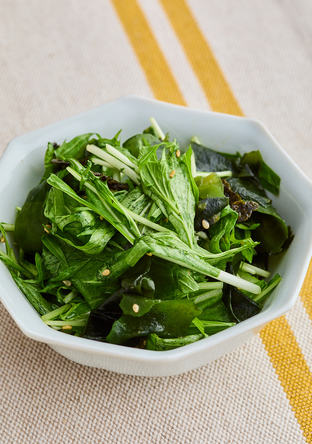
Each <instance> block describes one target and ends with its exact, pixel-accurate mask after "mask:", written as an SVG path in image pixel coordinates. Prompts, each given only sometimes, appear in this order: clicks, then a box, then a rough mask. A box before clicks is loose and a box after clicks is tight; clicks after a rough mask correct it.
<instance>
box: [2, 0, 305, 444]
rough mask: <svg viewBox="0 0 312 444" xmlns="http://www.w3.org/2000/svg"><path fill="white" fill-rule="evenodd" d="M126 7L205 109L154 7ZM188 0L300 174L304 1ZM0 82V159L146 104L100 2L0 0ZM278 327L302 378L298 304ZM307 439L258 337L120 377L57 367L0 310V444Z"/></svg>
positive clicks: (57, 360) (130, 58)
mask: <svg viewBox="0 0 312 444" xmlns="http://www.w3.org/2000/svg"><path fill="white" fill-rule="evenodd" d="M168 1H170V0H168ZM139 4H140V5H141V9H142V11H143V12H144V14H145V17H146V19H147V21H148V23H149V24H150V28H151V29H152V31H153V33H154V36H155V38H156V40H157V42H158V44H159V46H160V48H161V49H162V51H163V54H164V55H165V57H166V59H167V60H168V63H169V65H170V67H171V69H172V72H173V75H174V78H175V79H176V81H177V83H178V84H179V86H180V89H181V91H182V93H183V96H184V98H185V101H186V103H187V104H188V105H189V106H193V107H198V108H201V109H209V105H208V103H207V100H206V98H205V96H204V93H203V91H202V90H201V86H200V85H199V82H198V80H197V78H196V76H195V73H194V71H193V70H192V68H191V67H190V66H189V64H188V60H187V57H186V56H185V54H184V52H183V49H182V47H181V44H180V43H179V41H178V39H177V37H176V35H175V34H174V31H173V29H172V27H171V25H170V23H169V20H168V19H167V18H166V16H165V14H164V11H163V9H162V7H161V3H160V2H159V1H156V0H148V1H147V0H140V2H139ZM188 5H189V6H190V8H191V10H192V11H193V13H194V14H195V16H196V19H197V21H198V24H199V26H200V28H201V30H202V32H203V33H204V35H205V37H206V38H207V40H208V41H209V43H210V45H211V47H212V48H213V50H214V53H215V55H216V58H217V60H218V62H219V64H220V66H221V68H222V70H223V72H224V74H225V77H226V79H227V81H228V82H229V84H230V85H231V87H232V90H233V91H234V94H235V96H236V98H237V99H238V102H239V103H240V106H241V107H242V109H243V111H244V113H245V114H246V115H247V116H249V117H254V118H257V119H260V120H262V121H263V122H264V123H265V124H266V125H267V127H268V128H269V129H270V130H271V131H272V133H273V134H274V135H275V137H276V139H277V140H278V141H279V142H280V143H281V144H282V145H283V147H284V148H285V149H286V151H287V152H288V153H289V155H290V156H291V157H292V158H293V159H294V160H295V161H296V163H297V164H298V165H299V166H300V167H301V168H302V169H303V170H304V171H305V173H306V174H307V175H308V176H309V177H310V178H312V173H311V171H312V169H311V167H312V150H311V140H312V133H311V131H312V130H311V128H312V125H311V103H312V87H311V74H312V69H311V68H312V58H311V39H312V25H311V23H312V20H311V14H312V6H311V2H310V1H309V0H297V1H296V2H295V6H294V2H290V1H288V0H282V1H280V2H274V1H273V0H263V1H262V2H248V1H247V0H237V1H235V2H233V1H231V0H222V1H217V0H212V1H210V2H207V1H206V0H189V1H188ZM177 14H178V11H177ZM138 32H139V30H138ZM186 32H187V30H186ZM0 78H1V82H0V136H1V138H0V153H2V152H3V151H4V149H5V146H6V144H7V143H8V142H9V140H11V139H12V138H14V137H16V136H18V135H21V134H23V133H26V132H28V131H31V130H34V129H36V128H38V127H41V126H44V125H46V124H49V123H52V122H55V121H58V120H60V119H63V118H66V117H68V116H70V115H72V114H76V113H79V112H81V111H84V110H87V109H89V108H93V107H96V106H98V105H101V104H103V103H105V102H107V101H110V100H112V99H114V98H117V97H119V96H122V95H124V94H139V95H142V96H147V97H153V93H152V90H151V87H150V86H149V84H148V80H147V78H146V75H145V73H144V71H143V69H142V67H141V65H140V64H139V61H138V59H137V57H136V55H135V52H134V49H133V48H132V46H131V44H130V42H129V40H128V37H127V35H126V33H125V31H124V28H123V27H122V23H121V21H120V19H119V18H118V15H117V13H116V12H115V9H114V7H113V4H112V3H111V2H110V1H108V0H102V1H100V0H89V1H88V2H82V1H81V0H78V1H76V2H74V1H61V0H53V1H52V0H45V1H44V2H42V1H39V0H27V1H26V0H20V1H17V0H2V1H1V3H0ZM0 193H1V190H0ZM0 220H1V207H0ZM287 320H288V322H289V324H290V326H291V329H292V331H293V332H294V334H295V336H296V339H297V341H298V343H299V346H300V348H301V350H302V352H303V354H304V357H305V359H306V361H307V364H308V365H309V367H310V370H311V371H312V349H311V344H312V326H311V320H310V319H309V316H308V314H307V312H306V310H305V308H304V306H303V304H302V302H301V300H299V301H298V303H297V305H296V307H295V308H294V309H293V310H292V311H291V313H290V314H289V315H287ZM311 415H312V412H311ZM308 439H310V438H307V439H305V438H304V435H303V432H302V430H301V428H300V426H299V424H298V422H297V420H296V417H295V414H294V412H293V411H292V409H291V406H290V404H289V402H288V399H287V396H286V393H285V392H284V390H283V387H282V386H281V384H280V382H279V380H278V376H277V375H276V373H275V369H274V367H273V366H272V364H271V362H270V360H269V357H268V355H267V352H266V350H265V348H264V345H263V342H262V341H261V339H260V337H259V336H258V337H256V338H254V339H253V340H252V341H251V342H249V343H248V344H246V345H245V346H243V347H241V348H240V349H238V350H236V351H234V352H232V353H231V354H229V355H228V356H225V357H223V358H222V359H220V360H218V361H217V362H214V363H212V364H210V365H207V366H205V367H203V368H201V369H198V370H195V371H193V372H190V373H187V374H185V375H180V376H177V377H170V378H164V379H159V378H155V379H149V378H139V377H130V376H122V375H117V374H113V373H110V372H107V371H103V370H98V369H92V368H87V367H84V366H81V365H78V364H75V363H72V362H70V361H68V360H66V359H65V358H63V357H61V356H59V355H58V354H56V353H55V352H54V351H52V350H51V349H50V348H49V347H48V346H46V345H45V344H40V343H37V342H35V341H33V340H30V339H28V338H26V337H25V336H24V335H23V334H22V333H21V332H20V331H19V330H18V328H17V327H16V326H15V324H14V322H13V321H12V320H11V318H10V316H9V315H8V313H7V312H6V311H5V309H4V308H3V307H2V306H1V307H0V442H1V443H3V444H47V443H49V444H59V443H62V444H80V443H81V444H85V443H86V444H93V443H109V444H111V443H112V444H115V443H116V444H117V443H118V444H137V443H138V444H141V443H142V444H143V443H144V444H145V443H162V444H163V443H164V444H166V443H170V444H171V443H183V444H184V443H185V444H186V443H211V444H215V443H218V444H230V443H231V444H241V443H247V444H277V443H281V444H284V443H294V444H301V443H305V442H312V441H310V440H308ZM311 439H312V438H311Z"/></svg>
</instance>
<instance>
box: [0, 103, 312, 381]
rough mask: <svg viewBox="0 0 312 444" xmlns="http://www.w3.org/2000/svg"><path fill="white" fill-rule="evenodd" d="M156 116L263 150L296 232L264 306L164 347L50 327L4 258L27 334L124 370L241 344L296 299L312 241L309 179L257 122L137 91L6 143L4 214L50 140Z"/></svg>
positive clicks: (0, 173) (7, 300)
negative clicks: (116, 341)
mask: <svg viewBox="0 0 312 444" xmlns="http://www.w3.org/2000/svg"><path fill="white" fill-rule="evenodd" d="M151 116H153V117H155V119H156V120H157V121H158V123H159V124H160V126H161V127H162V129H163V131H164V132H165V133H166V132H169V133H170V136H171V138H172V139H173V138H176V139H177V140H178V142H179V143H180V145H181V146H182V147H187V145H188V143H189V140H190V137H192V136H193V135H196V136H198V138H199V139H200V140H201V142H202V143H203V145H205V146H209V147H211V148H213V149H217V150H219V151H227V152H229V153H235V152H237V151H239V152H241V153H244V152H247V151H251V150H260V152H261V153H262V156H263V158H264V160H265V161H266V163H268V164H269V165H270V166H271V168H273V169H274V170H275V171H276V172H277V174H278V175H279V176H280V177H281V179H282V180H281V190H280V195H279V196H278V197H274V199H273V204H274V206H275V207H276V208H277V210H278V212H279V213H280V215H281V216H282V218H283V219H285V220H286V222H287V224H288V225H290V226H291V228H292V230H293V232H294V234H295V238H294V240H293V242H292V244H291V245H290V247H289V249H288V250H287V251H286V252H285V253H284V254H283V255H281V256H280V257H278V258H277V259H276V260H274V261H272V263H271V265H270V268H271V271H272V272H273V273H275V272H278V273H280V275H281V276H282V277H283V279H282V281H281V283H280V284H279V286H278V287H277V288H276V289H275V290H274V292H273V293H272V295H271V296H270V298H269V300H268V301H267V304H266V306H265V307H264V309H263V311H262V312H261V313H259V314H258V315H256V316H254V317H252V318H250V319H247V320H246V321H243V322H241V323H239V324H237V325H235V326H234V327H231V328H229V329H227V330H224V331H222V332H220V333H217V334H215V335H213V336H211V337H208V338H205V339H202V340H200V341H198V342H196V343H194V344H190V345H186V346H184V347H181V348H178V349H175V350H170V351H162V352H159V351H150V350H141V349H136V348H129V347H124V346H120V345H113V344H108V343H101V342H97V341H92V340H89V339H85V338H79V337H75V336H70V335H66V334H64V333H61V332H58V331H55V330H53V329H51V328H50V327H48V326H47V325H45V324H44V323H43V322H42V321H41V319H40V317H39V315H38V314H37V313H36V312H35V310H34V309H33V307H32V306H31V305H30V304H29V303H28V301H27V299H26V298H25V297H24V295H23V294H22V293H21V292H20V290H19V289H18V288H17V287H16V285H15V283H14V282H13V280H12V278H11V275H10V273H9V271H8V270H7V269H6V267H5V266H4V265H3V264H2V263H0V299H1V301H2V303H3V304H4V306H5V307H6V309H7V310H8V312H9V313H10V314H11V316H12V317H13V319H14V321H15V322H16V324H17V325H18V327H19V328H20V329H21V330H22V332H23V333H24V334H25V335H26V336H28V337H30V338H32V339H34V340H36V341H41V342H44V343H47V344H48V345H49V346H51V347H52V348H53V349H54V350H55V351H56V352H58V353H60V354H61V355H63V356H65V357H67V358H68V359H71V360H73V361H75V362H78V363H80V364H84V365H88V366H92V367H97V368H103V369H107V370H111V371H115V372H119V373H125V374H131V375H138V376H169V375H175V374H179V373H183V372H186V371H189V370H192V369H194V368H197V367H200V366H203V365H205V364H207V363H209V362H211V361H213V360H215V359H217V358H219V357H221V356H223V355H224V354H226V353H229V352H230V351H232V350H233V349H235V348H237V347H239V346H240V345H242V344H243V343H244V342H246V341H247V340H249V339H250V338H252V337H253V336H254V335H255V334H257V333H258V332H259V331H260V330H261V329H262V328H263V327H264V326H265V325H266V324H267V323H268V322H270V321H271V320H273V319H275V318H278V317H280V316H281V315H283V314H285V313H286V312H287V311H288V310H289V309H290V308H291V307H292V306H293V305H294V303H295V300H296V298H297V296H298V294H299V291H300V288H301V285H302V283H303V280H304V277H305V274H306V271H307V267H308V264H309V260H310V257H311V249H312V248H311V246H312V241H311V239H312V236H311V228H310V226H311V220H312V206H311V197H310V196H311V195H312V183H311V182H310V181H309V180H308V179H307V177H306V176H305V175H304V174H303V173H302V172H301V171H300V170H299V168H298V167H297V166H296V165H295V164H294V162H293V161H292V160H291V159H290V158H289V156H288V155H287V154H286V153H285V152H284V151H283V149H282V148H281V147H280V145H279V144H278V143H277V142H276V140H274V138H273V137H272V136H271V134H270V133H269V132H268V130H267V129H266V128H265V127H264V126H263V125H262V124H261V123H260V122H258V121H256V120H252V119H248V118H242V117H235V116H231V115H226V114H219V113H212V112H205V111H199V110H193V109H189V108H185V107H180V106H176V105H171V104H167V103H163V102H158V101H155V100H150V99H144V98H140V97H135V96H126V97H122V98H120V99H117V100H115V101H114V102H111V103H107V104H105V105H103V106H101V107H99V108H96V109H93V110H90V111H87V112H85V113H82V114H79V115H76V116H74V117H71V118H69V119H66V120H63V121H61V122H57V123H54V124H52V125H50V126H47V127H45V128H41V129H39V130H37V131H33V132H31V133H29V134H25V135H23V136H20V137H18V138H16V139H14V140H13V141H12V142H10V143H9V145H8V147H7V149H6V151H5V152H4V154H3V156H2V158H1V159H0V191H1V208H0V221H3V222H7V223H14V219H15V207H16V206H21V205H22V204H23V202H24V200H25V198H26V195H27V194H28V191H29V190H30V189H31V188H32V187H34V186H35V185H37V183H38V182H39V180H40V178H41V176H42V174H43V159H44V153H45V150H46V146H47V142H49V141H50V142H57V143H61V142H63V140H65V139H67V140H70V139H71V138H73V137H74V136H76V135H78V134H83V133H87V132H88V133H89V132H94V133H100V134H101V135H103V136H104V137H113V136H114V135H115V134H116V133H117V132H118V131H119V130H120V129H122V133H121V136H122V141H124V140H126V139H127V138H128V137H130V136H132V135H134V134H137V133H141V132H142V130H143V129H144V128H146V127H147V126H149V118H150V117H151Z"/></svg>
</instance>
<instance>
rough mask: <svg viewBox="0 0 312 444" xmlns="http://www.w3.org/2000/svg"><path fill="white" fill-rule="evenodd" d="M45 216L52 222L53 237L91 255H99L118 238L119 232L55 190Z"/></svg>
mask: <svg viewBox="0 0 312 444" xmlns="http://www.w3.org/2000/svg"><path fill="white" fill-rule="evenodd" d="M44 214H45V216H46V217H47V218H48V219H49V220H50V221H51V222H52V230H51V232H52V234H53V235H55V236H57V237H58V238H60V239H62V240H64V242H67V243H68V244H70V245H72V246H73V247H75V248H78V249H79V250H81V251H84V252H85V253H87V254H93V255H94V254H99V253H101V251H103V249H104V248H105V246H106V245H107V242H108V241H109V240H110V239H111V238H112V236H113V235H114V234H115V232H116V230H115V228H114V227H113V226H112V225H110V224H109V223H108V222H106V221H104V220H100V217H99V216H98V215H97V214H96V213H94V212H93V211H90V210H89V209H88V208H87V207H86V206H81V204H80V203H78V202H77V201H76V200H75V199H73V198H71V197H70V196H67V195H66V194H64V193H63V192H62V191H60V190H58V189H56V188H52V189H51V190H50V192H49V194H48V197H47V201H46V206H45V213H44Z"/></svg>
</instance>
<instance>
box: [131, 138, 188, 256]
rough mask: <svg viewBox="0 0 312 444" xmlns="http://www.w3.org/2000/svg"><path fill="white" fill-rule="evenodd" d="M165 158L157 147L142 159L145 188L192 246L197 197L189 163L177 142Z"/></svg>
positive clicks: (140, 164)
mask: <svg viewBox="0 0 312 444" xmlns="http://www.w3.org/2000/svg"><path fill="white" fill-rule="evenodd" d="M167 147H168V148H169V152H168V154H167V150H166V149H163V152H162V157H161V160H158V159H157V158H156V149H157V147H154V148H153V149H152V150H150V151H149V152H148V153H146V154H145V155H144V156H142V157H141V159H140V161H139V169H140V176H141V181H142V185H143V190H144V192H145V193H146V194H147V195H148V196H150V197H151V199H153V200H154V201H155V202H156V204H157V206H158V207H159V208H160V209H161V211H162V212H163V214H164V215H165V216H166V217H167V218H168V220H169V222H171V224H172V225H173V226H174V228H175V230H176V232H177V233H178V235H179V237H180V238H181V239H182V240H183V241H184V242H185V243H186V244H187V245H189V246H190V247H192V246H193V244H194V242H195V240H194V226H193V223H194V215H195V197H194V192H193V185H192V182H191V180H190V177H189V169H188V167H187V165H186V163H185V162H184V161H183V160H181V159H180V158H178V157H177V156H176V151H177V149H178V146H177V144H168V145H167Z"/></svg>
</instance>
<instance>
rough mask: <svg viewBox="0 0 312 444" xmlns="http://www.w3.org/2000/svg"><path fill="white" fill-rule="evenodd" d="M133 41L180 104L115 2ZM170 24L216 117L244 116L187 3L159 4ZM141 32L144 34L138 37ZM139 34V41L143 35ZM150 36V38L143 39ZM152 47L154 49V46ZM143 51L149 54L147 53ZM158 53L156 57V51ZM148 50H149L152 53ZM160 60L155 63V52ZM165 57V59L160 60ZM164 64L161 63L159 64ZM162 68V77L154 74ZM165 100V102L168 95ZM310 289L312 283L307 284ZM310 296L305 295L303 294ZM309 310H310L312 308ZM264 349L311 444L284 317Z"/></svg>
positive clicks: (138, 22)
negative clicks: (221, 114)
mask: <svg viewBox="0 0 312 444" xmlns="http://www.w3.org/2000/svg"><path fill="white" fill-rule="evenodd" d="M112 1H113V3H114V5H115V7H116V10H117V12H118V14H119V17H120V19H121V21H122V23H123V25H124V27H125V29H126V32H127V34H128V37H129V39H130V41H131V43H132V45H133V48H134V50H135V52H136V54H137V56H138V58H139V60H140V63H141V65H142V67H143V69H144V71H145V73H146V76H147V79H148V81H149V83H150V85H151V86H152V89H153V91H154V94H155V96H156V97H157V98H159V99H161V100H167V101H170V102H174V103H181V102H182V101H183V103H184V100H183V97H182V94H181V92H180V90H179V88H178V87H177V86H176V83H175V81H174V79H173V77H172V75H171V72H170V69H169V67H168V66H167V64H166V62H165V59H164V58H163V56H162V54H161V52H160V50H159V48H158V46H157V44H156V42H155V40H154V38H153V35H152V33H151V31H150V29H149V28H148V25H147V23H146V21H145V19H144V16H143V14H142V12H141V10H140V9H139V7H138V5H137V3H135V2H134V1H133V0H131V1H129V0H128V1H125V2H121V1H118V0H112ZM160 1H161V2H162V5H163V8H164V10H165V11H166V13H167V14H168V16H169V19H170V20H171V23H172V26H173V28H174V29H175V31H176V33H177V35H178V37H179V39H180V41H181V43H182V45H183V48H184V50H185V52H186V54H187V56H188V58H189V61H190V63H191V65H192V66H193V68H194V71H195V72H196V74H197V75H198V78H199V80H200V82H201V84H202V86H203V88H204V90H205V93H206V95H207V99H208V101H209V102H210V104H211V107H212V109H213V110H215V111H219V112H226V113H232V114H236V115H243V113H242V110H241V109H240V107H239V104H238V103H237V101H236V99H235V97H234V95H233V93H232V91H231V89H230V87H229V85H228V84H227V82H226V80H225V78H224V76H223V73H222V71H221V69H220V67H219V65H218V63H217V61H216V60H215V58H214V56H213V53H212V51H211V49H210V47H209V45H208V44H207V42H206V41H205V39H204V37H203V35H202V33H201V31H200V30H199V29H198V27H197V24H196V22H195V20H194V17H193V15H192V13H191V11H190V10H189V8H188V7H187V5H186V3H185V1H184V0H160ZM138 29H139V31H138ZM138 33H139V35H138ZM143 34H145V35H143ZM151 45H152V46H151ZM142 46H143V47H144V46H145V48H142ZM152 47H156V48H157V49H155V48H154V51H153V50H152V49H151V48H152ZM148 48H149V49H148ZM155 51H156V52H157V54H158V56H157V57H156V58H158V57H159V60H155V58H154V57H153V56H152V55H151V52H153V53H156V52H155ZM159 54H160V55H159ZM160 58H161V63H159V61H160ZM155 66H157V70H156V71H157V75H156V74H155ZM168 72H169V73H170V79H171V84H173V85H175V92H174V94H173V98H172V91H171V95H169V93H170V88H171V87H170V86H168V84H166V87H164V84H163V82H165V79H167V78H168ZM165 91H166V94H165V96H166V97H164V92H165ZM307 285H308V286H309V283H308V284H307ZM304 294H305V293H304ZM309 306H310V305H309ZM260 335H261V338H262V341H263V344H264V346H265V348H266V350H267V352H268V355H269V357H270V359H271V362H272V365H273V367H274V368H275V371H276V373H277V375H278V377H279V379H280V381H281V385H282V387H283V389H284V391H285V393H286V396H287V398H288V399H289V402H290V404H291V406H292V408H293V411H294V415H295V417H296V418H297V421H298V423H299V424H300V426H301V428H302V430H303V434H304V436H305V438H306V440H307V442H308V443H312V430H311V427H312V420H311V407H312V405H311V402H312V375H311V372H310V371H309V368H308V366H307V364H306V361H305V359H304V356H303V354H302V352H301V350H300V347H299V346H298V343H297V341H296V338H295V336H294V334H293V332H292V331H291V329H290V327H289V324H288V322H287V320H286V318H285V317H283V318H280V319H277V320H275V321H273V322H272V323H270V324H269V325H267V326H266V327H265V328H264V329H263V330H262V332H261V334H260Z"/></svg>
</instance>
